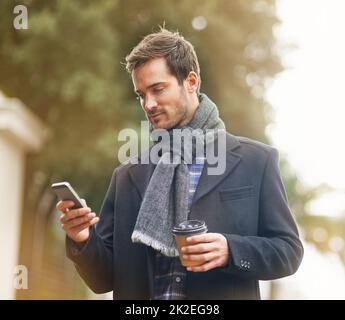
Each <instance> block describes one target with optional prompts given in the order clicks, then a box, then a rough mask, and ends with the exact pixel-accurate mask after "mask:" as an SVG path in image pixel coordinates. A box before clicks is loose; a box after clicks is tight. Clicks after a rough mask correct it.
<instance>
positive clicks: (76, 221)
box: [64, 212, 96, 230]
mask: <svg viewBox="0 0 345 320" xmlns="http://www.w3.org/2000/svg"><path fill="white" fill-rule="evenodd" d="M95 217H96V214H95V213H94V212H90V213H88V214H86V215H84V216H83V217H80V218H75V219H72V220H69V221H68V222H66V223H64V227H65V228H66V229H67V230H70V229H72V228H74V227H76V226H79V225H82V224H84V223H86V222H89V221H91V220H92V219H93V218H95Z"/></svg>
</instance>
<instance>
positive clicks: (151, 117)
mask: <svg viewBox="0 0 345 320" xmlns="http://www.w3.org/2000/svg"><path fill="white" fill-rule="evenodd" d="M162 114H163V112H160V113H155V114H152V115H149V118H150V119H157V117H159V116H160V115H162Z"/></svg>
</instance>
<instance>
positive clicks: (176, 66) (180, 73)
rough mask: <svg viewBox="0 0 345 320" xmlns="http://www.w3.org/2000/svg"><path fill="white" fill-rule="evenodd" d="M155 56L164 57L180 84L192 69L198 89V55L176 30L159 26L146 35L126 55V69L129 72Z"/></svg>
mask: <svg viewBox="0 0 345 320" xmlns="http://www.w3.org/2000/svg"><path fill="white" fill-rule="evenodd" d="M155 58H164V59H165V61H166V63H167V65H168V68H169V70H170V73H171V74H172V75H173V76H175V77H176V79H177V81H178V83H179V84H180V85H181V84H182V83H183V80H185V79H186V78H187V76H188V74H189V72H191V71H194V72H195V73H196V74H197V75H198V78H199V87H198V91H199V88H200V83H201V78H200V67H199V62H198V57H197V55H196V53H195V50H194V47H193V45H192V44H191V43H190V42H189V41H187V40H185V39H184V37H183V36H181V35H180V34H179V33H178V32H171V31H169V30H167V29H164V28H160V30H159V31H158V32H156V33H151V34H149V35H147V36H146V37H145V38H144V39H143V40H141V41H140V42H139V44H138V45H137V46H136V47H134V48H133V49H132V51H131V52H130V54H129V55H127V57H126V69H127V71H128V72H129V73H130V74H131V73H132V72H133V70H135V69H136V68H138V67H139V66H141V65H143V64H144V63H146V62H147V61H149V60H151V59H155Z"/></svg>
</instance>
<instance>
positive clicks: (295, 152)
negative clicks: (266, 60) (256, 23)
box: [267, 0, 345, 216]
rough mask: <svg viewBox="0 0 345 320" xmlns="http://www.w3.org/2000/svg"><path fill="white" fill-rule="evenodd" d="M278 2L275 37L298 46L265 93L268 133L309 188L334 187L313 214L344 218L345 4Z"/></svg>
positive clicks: (311, 0)
mask: <svg viewBox="0 0 345 320" xmlns="http://www.w3.org/2000/svg"><path fill="white" fill-rule="evenodd" d="M277 2H278V15H279V17H280V19H281V20H282V25H281V27H280V28H278V29H277V30H276V32H277V33H276V35H277V37H278V39H280V41H281V42H288V43H293V44H296V45H297V46H298V47H297V48H296V49H295V50H292V51H291V52H290V53H288V54H287V55H286V56H285V57H284V59H283V62H284V64H285V66H287V67H289V70H287V71H284V72H283V73H282V74H281V75H280V76H278V77H277V79H276V80H275V81H274V83H273V85H272V86H271V88H270V89H269V91H268V93H267V99H268V100H269V101H270V102H271V104H272V106H273V108H274V111H275V116H274V120H275V121H274V124H273V125H271V126H270V127H269V128H268V133H269V135H270V136H271V139H272V142H273V144H274V145H275V146H277V147H278V148H279V149H280V150H281V152H283V153H285V154H286V155H287V156H288V159H289V161H290V163H291V165H292V166H293V167H294V168H295V169H296V170H297V173H298V175H299V176H300V178H301V179H302V180H303V181H304V183H305V184H307V185H310V186H317V185H318V184H321V183H327V184H329V185H330V186H332V187H334V188H336V191H335V192H334V193H332V194H328V195H326V196H324V197H323V198H320V199H318V200H317V201H315V202H314V203H312V204H311V205H310V209H311V210H312V212H313V213H316V214H325V215H331V216H332V215H340V214H342V215H344V216H345V146H344V145H345V144H344V143H343V139H344V138H345V124H344V120H345V94H344V93H345V87H344V85H345V81H344V77H345V41H344V34H343V33H344V30H345V19H344V18H343V15H344V12H345V1H344V0H278V1H277Z"/></svg>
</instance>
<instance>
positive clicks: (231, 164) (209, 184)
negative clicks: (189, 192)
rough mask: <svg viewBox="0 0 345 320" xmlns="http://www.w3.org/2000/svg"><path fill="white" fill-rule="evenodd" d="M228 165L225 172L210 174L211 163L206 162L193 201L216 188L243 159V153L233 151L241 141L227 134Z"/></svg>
mask: <svg viewBox="0 0 345 320" xmlns="http://www.w3.org/2000/svg"><path fill="white" fill-rule="evenodd" d="M226 138H227V139H226V150H227V151H226V167H225V172H224V173H223V174H221V175H209V174H208V172H207V171H208V170H207V169H208V167H209V165H208V164H207V162H205V165H204V168H203V171H202V174H201V177H200V180H199V184H198V186H197V189H196V191H195V196H194V198H193V201H192V203H194V202H196V201H198V200H199V199H200V198H201V197H203V196H204V195H206V194H207V193H209V192H210V191H211V190H212V189H213V188H215V187H216V186H217V185H218V184H219V183H220V182H221V181H222V180H223V179H224V178H225V177H226V176H228V175H229V174H230V172H231V171H232V170H234V168H235V167H236V166H237V164H238V163H239V162H240V161H241V155H239V154H237V153H235V152H233V151H232V150H234V149H236V148H237V147H239V146H240V143H239V141H238V140H237V139H236V137H235V136H233V135H230V134H227V135H226Z"/></svg>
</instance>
